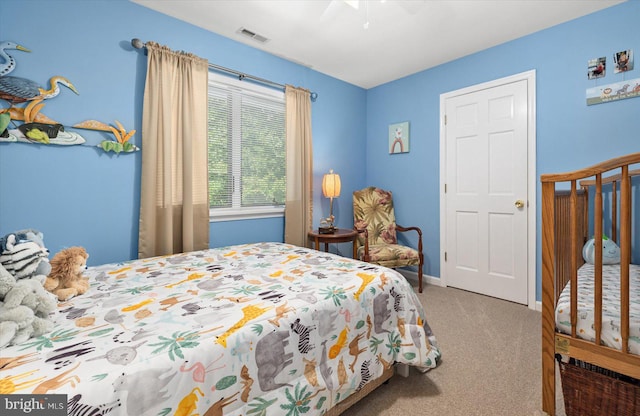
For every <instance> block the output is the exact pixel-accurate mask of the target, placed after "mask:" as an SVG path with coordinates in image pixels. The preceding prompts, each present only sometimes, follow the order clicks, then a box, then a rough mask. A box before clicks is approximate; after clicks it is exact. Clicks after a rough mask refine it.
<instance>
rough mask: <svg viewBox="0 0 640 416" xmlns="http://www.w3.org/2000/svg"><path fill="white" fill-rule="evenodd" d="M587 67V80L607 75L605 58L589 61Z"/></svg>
mask: <svg viewBox="0 0 640 416" xmlns="http://www.w3.org/2000/svg"><path fill="white" fill-rule="evenodd" d="M587 66H588V68H587V78H588V79H597V78H602V77H604V76H605V75H606V74H607V58H606V57H604V56H603V57H600V58H596V59H589V62H588V64H587Z"/></svg>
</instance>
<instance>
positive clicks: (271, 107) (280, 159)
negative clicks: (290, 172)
mask: <svg viewBox="0 0 640 416" xmlns="http://www.w3.org/2000/svg"><path fill="white" fill-rule="evenodd" d="M208 131H209V136H208V159H209V162H208V163H209V212H210V217H211V219H212V220H229V219H239V218H261V217H269V216H282V215H284V198H285V186H286V181H285V177H286V176H285V174H286V171H285V108H284V92H283V91H280V90H275V89H273V88H268V87H263V86H259V85H256V84H253V83H250V82H247V81H243V82H241V81H239V80H236V79H233V78H231V77H228V76H224V75H218V74H216V73H213V72H210V73H209V108H208Z"/></svg>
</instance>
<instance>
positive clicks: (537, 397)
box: [343, 286, 564, 416]
mask: <svg viewBox="0 0 640 416" xmlns="http://www.w3.org/2000/svg"><path fill="white" fill-rule="evenodd" d="M416 292H417V288H416ZM419 297H420V300H421V301H422V304H423V306H424V308H425V311H426V313H427V320H428V321H429V324H430V325H431V328H432V330H433V332H434V334H435V336H436V338H437V339H438V344H439V346H440V349H441V350H442V362H441V363H440V365H439V366H438V367H437V368H435V369H433V370H431V371H429V372H427V373H425V374H422V373H420V372H418V371H417V370H415V369H413V368H412V369H411V371H410V374H409V377H407V378H404V377H401V376H399V375H395V376H394V377H393V378H392V379H391V380H390V381H389V383H388V384H386V385H382V386H381V387H379V388H378V389H377V390H375V391H374V392H372V393H371V394H369V395H368V396H367V397H365V398H364V399H363V400H361V401H360V402H358V403H357V404H355V405H354V406H353V407H351V408H350V409H348V410H347V411H346V412H345V413H343V415H344V416H372V415H379V416H386V415H389V416H391V415H393V416H396V415H421V416H422V415H425V416H426V415H438V416H440V415H451V416H456V415H460V416H463V415H464V416H471V415H491V416H499V415H506V416H517V415H527V416H534V415H540V416H541V415H543V414H544V413H543V412H542V410H541V408H542V395H541V364H540V338H541V335H540V334H541V321H540V319H541V318H540V313H539V312H536V311H532V310H530V309H528V308H527V307H526V306H524V305H518V304H515V303H511V302H507V301H503V300H499V299H495V298H491V297H487V296H483V295H477V294H474V293H470V292H465V291H463V290H459V289H454V288H442V287H437V286H426V287H425V290H424V293H422V294H419ZM556 403H557V407H558V409H559V410H558V412H557V414H558V415H564V410H563V408H562V399H561V396H560V395H559V399H558V400H556Z"/></svg>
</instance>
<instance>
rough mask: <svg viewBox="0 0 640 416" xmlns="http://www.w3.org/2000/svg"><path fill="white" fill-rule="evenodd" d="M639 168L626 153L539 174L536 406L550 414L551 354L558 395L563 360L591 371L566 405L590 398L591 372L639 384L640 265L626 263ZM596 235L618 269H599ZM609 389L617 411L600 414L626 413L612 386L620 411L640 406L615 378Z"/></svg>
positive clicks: (632, 240) (637, 157)
mask: <svg viewBox="0 0 640 416" xmlns="http://www.w3.org/2000/svg"><path fill="white" fill-rule="evenodd" d="M639 164H640V153H633V154H629V155H626V156H622V157H619V158H615V159H611V160H607V161H605V162H602V163H600V164H597V165H594V166H591V167H588V168H585V169H580V170H577V171H573V172H567V173H558V174H545V175H541V177H540V180H541V183H542V402H543V410H544V411H545V412H547V413H548V414H550V415H555V410H556V409H555V405H556V402H555V400H556V392H555V389H556V380H555V377H556V371H555V359H556V357H561V358H562V361H561V367H560V369H561V373H562V374H563V378H562V383H563V390H569V389H568V387H570V388H573V387H572V385H570V383H571V379H570V378H567V380H566V381H567V382H568V383H567V385H565V378H564V373H563V369H564V368H565V367H564V364H563V363H565V362H571V363H573V362H576V363H580V365H579V366H577V367H581V368H597V369H598V372H597V373H596V372H594V373H586V374H585V376H584V377H585V379H584V380H581V382H580V383H575V387H576V389H577V390H576V391H572V393H571V397H569V396H568V395H567V391H565V397H564V398H565V404H567V403H569V406H573V404H572V402H571V400H576V397H578V398H579V400H580V401H582V402H587V401H588V400H587V398H589V397H591V396H593V394H591V392H590V390H589V389H590V388H591V387H590V386H589V385H590V380H599V378H598V377H600V376H596V374H605V375H607V376H608V375H615V377H610V378H611V379H612V380H613V379H614V378H615V380H632V381H633V382H634V383H635V382H636V381H637V379H640V356H639V354H640V305H639V304H638V299H640V266H638V265H634V264H633V263H632V258H636V259H637V258H638V256H639V255H640V254H639V253H640V249H639V248H638V243H639V241H638V235H640V233H639V232H638V229H639V227H640V225H639V224H640V222H639V221H640V215H639V213H640V210H639V209H638V202H637V201H638V198H637V195H636V196H635V197H634V196H633V194H634V193H636V194H637V192H638V189H639V186H640V184H639V182H638V178H637V176H638V175H640V169H638V166H639ZM603 236H604V237H606V238H610V239H612V240H613V241H614V242H615V243H617V245H618V246H619V248H620V261H619V263H618V264H603V244H602V243H601V242H602V237H603ZM590 238H593V239H594V241H595V244H594V250H595V254H594V256H593V261H591V262H590V263H585V262H584V260H583V254H582V250H583V246H584V245H585V243H587V242H588V240H589V239H590ZM605 254H607V253H606V252H605ZM634 256H635V257H634ZM636 261H637V260H636ZM605 263H606V261H605ZM575 367H576V366H573V367H570V368H575ZM567 368H569V367H567ZM572 371H573V370H572ZM581 377H582V376H581ZM585 380H586V381H585ZM628 386H629V387H628ZM609 387H610V390H609V391H608V393H607V394H608V395H609V398H608V399H605V400H608V401H609V403H610V404H611V405H612V406H614V407H615V406H618V407H617V408H616V409H617V410H611V408H608V410H605V409H604V407H606V406H607V405H606V404H597V406H603V409H601V410H599V412H600V413H599V414H608V413H606V412H607V411H609V412H612V413H609V414H617V415H618V414H627V413H625V411H624V410H622V407H623V406H626V405H624V404H623V405H620V403H621V402H622V401H623V400H622V399H620V398H616V396H615V394H616V389H618V388H619V389H620V390H622V389H624V390H625V391H624V394H625V399H624V401H628V402H629V403H630V405H629V407H628V408H627V409H631V408H633V409H640V407H631V406H637V404H639V403H640V395H638V394H637V391H638V390H637V389H638V388H640V387H634V385H632V384H628V383H625V384H618V382H617V381H615V383H614V384H611V385H610V386H609ZM598 389H600V390H602V386H600V387H598ZM580 390H583V391H582V395H581V394H580V393H581V392H580ZM584 406H585V407H588V406H591V407H593V406H594V404H593V403H590V404H585V405H584ZM633 411H635V410H633ZM567 414H570V409H567ZM583 414H584V413H583ZM629 414H630V413H629Z"/></svg>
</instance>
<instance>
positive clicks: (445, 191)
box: [444, 183, 447, 194]
mask: <svg viewBox="0 0 640 416" xmlns="http://www.w3.org/2000/svg"><path fill="white" fill-rule="evenodd" d="M444 193H445V194H446V193H447V184H446V183H445V184H444Z"/></svg>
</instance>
